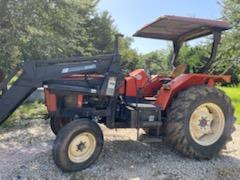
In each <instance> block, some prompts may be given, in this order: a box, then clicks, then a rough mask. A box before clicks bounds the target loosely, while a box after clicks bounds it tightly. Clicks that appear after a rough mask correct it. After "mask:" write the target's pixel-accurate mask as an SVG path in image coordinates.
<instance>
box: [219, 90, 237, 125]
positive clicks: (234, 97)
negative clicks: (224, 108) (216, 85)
mask: <svg viewBox="0 0 240 180" xmlns="http://www.w3.org/2000/svg"><path fill="white" fill-rule="evenodd" d="M220 89H222V90H223V91H224V92H225V93H226V94H227V95H228V96H229V97H230V98H231V100H232V104H233V105H234V107H235V116H236V117H237V124H240V87H221V88H220Z"/></svg>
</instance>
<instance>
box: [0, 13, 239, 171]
mask: <svg viewBox="0 0 240 180" xmlns="http://www.w3.org/2000/svg"><path fill="white" fill-rule="evenodd" d="M228 29H230V26H229V24H228V23H226V22H223V21H214V20H204V19H197V18H187V17H176V16H164V17H160V18H159V19H157V20H156V21H154V22H153V23H151V24H149V25H147V26H145V27H143V28H142V29H141V30H139V31H137V32H136V33H135V36H138V37H147V38H154V39H164V40H169V41H172V42H173V54H172V58H171V59H170V63H171V65H172V66H173V69H174V70H173V72H172V74H170V75H167V76H163V75H155V76H150V75H149V74H147V73H146V71H145V70H144V69H137V70H134V71H133V72H130V73H129V75H128V76H127V77H125V78H122V73H121V69H120V61H121V60H120V59H121V58H120V55H119V53H118V37H117V38H116V44H115V46H116V47H115V52H114V53H113V54H109V55H104V56H96V57H90V58H89V57H88V58H70V59H67V60H66V59H63V60H51V61H31V62H26V63H24V64H23V66H21V68H20V69H21V73H22V74H21V75H20V77H19V79H18V80H17V81H16V83H15V84H14V85H13V86H12V87H11V88H10V89H9V90H7V89H6V84H7V82H9V79H11V76H10V78H7V80H6V82H5V81H4V82H3V83H2V86H0V87H1V88H2V90H3V95H2V98H1V99H0V109H1V114H0V122H3V121H4V120H5V119H6V118H7V117H8V116H9V115H10V114H11V113H12V112H13V111H14V110H15V109H16V107H17V106H18V105H19V104H21V102H22V101H23V100H24V99H25V98H26V97H27V96H29V94H31V92H32V91H33V90H34V89H36V88H37V87H40V86H43V87H44V91H45V103H46V106H47V109H48V112H49V116H50V118H51V128H52V130H53V132H54V133H55V134H56V136H57V137H56V140H55V143H54V146H53V158H54V161H55V163H56V164H57V165H58V167H60V168H61V169H62V170H64V171H78V170H82V169H85V168H87V167H89V166H90V165H91V164H92V163H93V162H94V161H95V160H96V159H97V158H98V156H99V154H100V153H101V150H102V147H103V133H102V131H101V128H100V127H99V125H98V123H101V124H104V125H106V126H107V127H108V128H136V129H138V130H139V129H140V128H142V129H144V130H145V132H146V134H147V135H149V137H153V138H159V136H160V135H161V136H163V137H164V141H165V142H166V143H167V144H169V145H170V146H171V147H172V148H174V149H176V150H178V151H179V152H181V153H182V154H183V155H185V156H188V157H190V158H197V159H210V158H212V157H213V156H214V155H216V154H218V153H219V152H220V151H221V149H222V148H223V147H224V146H225V145H226V143H227V142H228V141H229V140H231V134H232V132H233V130H234V121H235V117H234V109H233V107H232V105H231V101H230V99H229V98H228V97H227V96H226V95H225V94H224V93H223V92H222V91H221V90H219V89H217V88H215V87H214V85H215V84H218V83H229V82H230V81H231V77H230V76H218V75H210V74H206V72H207V70H208V69H209V67H210V66H211V64H212V63H213V61H214V59H215V57H216V53H217V47H218V45H219V42H220V39H221V32H222V31H225V30H228ZM210 34H213V44H212V51H211V55H210V57H209V58H207V59H205V64H204V65H203V66H202V67H201V68H199V70H198V72H195V73H190V72H189V67H188V65H187V64H182V65H179V66H177V67H175V66H176V64H177V58H178V54H179V51H180V48H181V47H182V44H183V43H184V42H186V41H189V40H193V39H196V38H199V37H203V36H207V35H210ZM16 72H17V71H16ZM159 73H161V72H159ZM13 74H14V73H13ZM14 94H18V96H17V97H16V96H14ZM7 104H8V106H6V105H7Z"/></svg>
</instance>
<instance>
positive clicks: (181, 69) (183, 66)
mask: <svg viewBox="0 0 240 180" xmlns="http://www.w3.org/2000/svg"><path fill="white" fill-rule="evenodd" d="M186 73H189V66H188V65H187V64H180V65H179V66H177V67H176V68H175V69H174V70H173V72H172V74H171V75H170V77H167V78H163V79H161V80H160V82H161V84H167V83H169V82H170V81H171V80H172V79H175V78H176V77H178V76H180V75H181V74H186Z"/></svg>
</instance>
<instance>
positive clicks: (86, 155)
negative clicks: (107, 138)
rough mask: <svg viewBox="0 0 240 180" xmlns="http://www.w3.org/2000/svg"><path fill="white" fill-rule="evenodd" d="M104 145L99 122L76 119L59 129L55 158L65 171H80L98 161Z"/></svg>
mask: <svg viewBox="0 0 240 180" xmlns="http://www.w3.org/2000/svg"><path fill="white" fill-rule="evenodd" d="M102 147H103V134H102V130H101V129H100V127H99V126H98V124H97V123H95V122H93V121H91V120H88V119H80V120H75V121H72V122H70V123H69V124H67V125H66V126H65V127H63V128H62V129H61V130H60V131H59V133H58V135H57V138H56V140H55V142H54V146H53V159H54V161H55V163H56V165H57V166H58V167H59V168H60V169H62V170H63V171H67V172H74V171H80V170H83V169H85V168H87V167H89V166H90V165H91V164H92V163H93V162H94V161H96V159H97V158H98V156H99V154H100V153H101V151H102Z"/></svg>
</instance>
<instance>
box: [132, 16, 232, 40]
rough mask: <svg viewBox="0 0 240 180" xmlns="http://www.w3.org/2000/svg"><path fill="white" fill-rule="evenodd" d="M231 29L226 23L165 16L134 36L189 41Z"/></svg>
mask: <svg viewBox="0 0 240 180" xmlns="http://www.w3.org/2000/svg"><path fill="white" fill-rule="evenodd" d="M228 29H230V25H229V23H227V22H224V21H217V20H206V19H199V18H191V17H179V16H163V17H160V18H158V19H157V20H156V21H154V22H152V23H150V24H148V25H146V26H144V27H143V28H142V29H140V30H139V31H137V32H136V33H135V34H134V36H136V37H145V38H153V39H163V40H171V41H188V40H192V39H196V38H199V37H202V36H206V35H210V34H212V33H213V32H216V31H218V32H221V31H225V30H228Z"/></svg>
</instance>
